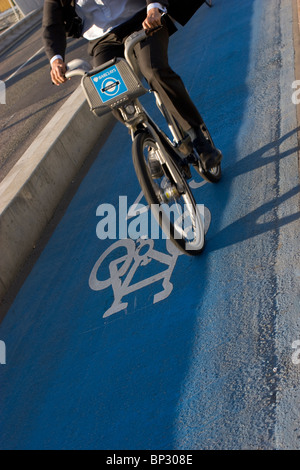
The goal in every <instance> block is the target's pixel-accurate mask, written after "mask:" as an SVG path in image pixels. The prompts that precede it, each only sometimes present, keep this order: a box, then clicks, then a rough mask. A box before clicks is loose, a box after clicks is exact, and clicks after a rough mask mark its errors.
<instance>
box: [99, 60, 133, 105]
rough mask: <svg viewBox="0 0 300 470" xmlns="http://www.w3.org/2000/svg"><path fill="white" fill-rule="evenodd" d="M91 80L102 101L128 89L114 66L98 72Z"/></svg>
mask: <svg viewBox="0 0 300 470" xmlns="http://www.w3.org/2000/svg"><path fill="white" fill-rule="evenodd" d="M92 80H93V83H94V85H95V88H96V90H97V92H98V93H99V96H100V98H101V100H102V102H103V103H106V102H107V101H109V100H110V99H112V98H116V97H117V96H119V95H121V94H123V93H125V92H127V91H128V89H127V87H126V85H125V83H124V80H123V78H122V77H121V74H120V72H119V70H118V69H117V67H116V66H113V67H109V68H108V69H105V70H104V71H102V72H99V73H98V74H96V75H94V76H93V77H92Z"/></svg>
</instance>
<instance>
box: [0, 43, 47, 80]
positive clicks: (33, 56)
mask: <svg viewBox="0 0 300 470" xmlns="http://www.w3.org/2000/svg"><path fill="white" fill-rule="evenodd" d="M43 50H44V46H43V47H41V48H40V49H39V50H38V51H37V52H35V54H33V55H32V56H31V57H30V58H29V59H28V60H26V62H24V64H22V65H21V66H20V67H19V68H17V70H15V71H14V72H13V73H12V74H11V75H10V76H9V77H8V78H7V79H6V80H4V82H5V83H7V82H8V81H9V80H11V79H12V78H13V77H15V76H16V75H17V73H18V72H20V70H22V69H23V68H24V67H25V66H26V65H27V64H29V62H30V61H31V60H32V59H34V58H35V57H36V56H37V55H39V54H40V53H41V52H42V51H43Z"/></svg>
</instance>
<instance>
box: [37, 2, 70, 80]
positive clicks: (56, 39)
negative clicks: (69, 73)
mask: <svg viewBox="0 0 300 470" xmlns="http://www.w3.org/2000/svg"><path fill="white" fill-rule="evenodd" d="M43 43H44V46H45V51H46V55H47V57H48V59H49V61H50V64H51V72H50V74H51V79H52V81H53V83H54V84H55V85H60V84H61V83H64V82H65V81H66V78H65V77H64V74H65V72H66V65H65V62H64V56H65V51H66V45H67V41H66V32H65V27H64V22H63V9H62V5H61V2H60V0H45V3H44V12H43Z"/></svg>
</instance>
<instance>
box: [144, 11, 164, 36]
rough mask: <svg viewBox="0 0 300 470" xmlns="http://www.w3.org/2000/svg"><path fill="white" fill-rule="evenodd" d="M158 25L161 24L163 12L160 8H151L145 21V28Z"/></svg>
mask: <svg viewBox="0 0 300 470" xmlns="http://www.w3.org/2000/svg"><path fill="white" fill-rule="evenodd" d="M157 26H161V12H160V10H159V9H158V8H151V10H149V11H148V14H147V18H146V19H145V21H144V22H143V28H144V29H145V30H146V31H147V30H149V29H152V28H156V27H157Z"/></svg>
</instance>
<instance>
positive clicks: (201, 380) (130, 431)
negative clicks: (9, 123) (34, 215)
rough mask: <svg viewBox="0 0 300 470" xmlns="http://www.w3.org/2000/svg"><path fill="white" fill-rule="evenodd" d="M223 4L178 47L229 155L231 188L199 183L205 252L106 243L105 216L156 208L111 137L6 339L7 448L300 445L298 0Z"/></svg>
mask: <svg viewBox="0 0 300 470" xmlns="http://www.w3.org/2000/svg"><path fill="white" fill-rule="evenodd" d="M214 3H215V5H214V7H213V8H212V9H209V8H208V7H206V6H203V7H202V8H201V9H200V11H199V12H198V13H197V14H196V15H195V17H194V18H193V20H192V21H191V22H190V23H189V25H188V26H187V27H186V28H184V29H182V30H180V31H179V32H178V33H177V34H176V35H175V36H173V37H172V39H171V44H170V61H171V64H172V66H173V67H174V69H175V70H176V71H178V73H179V74H180V75H181V76H182V77H183V79H184V82H185V84H186V86H187V89H188V91H189V92H190V94H191V96H192V98H193V100H194V101H195V103H196V104H197V106H198V108H199V110H200V111H201V113H202V115H203V117H204V119H205V121H206V122H207V125H208V127H209V129H210V130H211V133H212V134H213V136H214V139H215V142H216V144H217V146H219V147H220V148H221V149H222V151H223V153H224V162H223V179H222V181H221V182H220V183H219V184H217V185H213V184H208V183H206V184H205V183H203V182H202V181H201V180H200V178H199V176H197V175H196V173H195V174H194V175H193V176H194V180H193V182H192V186H193V190H194V194H195V198H196V200H197V202H198V203H201V204H205V206H206V207H208V208H209V210H210V212H211V214H212V222H211V226H210V228H209V231H208V234H207V243H206V248H205V251H204V252H203V254H202V255H201V256H200V257H187V256H185V255H179V253H178V252H177V251H176V250H174V249H173V248H172V245H170V244H169V243H167V242H166V240H154V241H153V242H151V241H150V240H145V239H143V237H141V239H140V240H139V241H136V240H131V239H126V240H125V239H121V240H119V239H118V237H117V240H109V239H107V240H100V239H99V237H98V236H97V234H99V222H100V221H101V217H100V208H101V207H102V208H103V206H102V205H103V204H109V205H111V207H114V208H115V211H116V219H117V220H118V218H119V212H121V213H122V214H124V215H125V216H123V215H121V220H122V221H123V222H124V219H125V218H126V214H128V211H129V208H130V206H131V205H132V204H134V203H135V202H138V201H139V202H140V203H145V202H144V200H143V198H141V193H140V188H139V186H138V183H137V179H136V176H135V173H134V169H133V165H132V162H131V142H130V138H129V136H128V133H127V130H126V129H125V128H123V127H122V126H121V125H120V124H117V125H116V126H115V128H114V129H113V131H112V133H111V135H110V137H109V139H108V141H107V142H106V144H105V145H104V147H103V148H102V149H101V151H100V153H99V155H98V157H97V159H96V160H95V162H94V163H93V165H92V167H91V168H90V170H89V172H88V174H87V175H86V176H85V178H84V180H83V181H82V183H81V185H80V187H79V189H78V191H77V193H76V194H75V196H74V198H73V200H72V201H71V203H70V204H69V206H68V209H67V211H66V213H65V214H64V216H63V218H62V220H61V221H60V223H59V224H58V226H57V228H56V229H55V231H54V233H53V235H52V237H51V238H50V240H49V242H48V243H47V245H46V247H45V249H44V251H43V252H42V254H41V256H40V258H39V259H38V261H37V262H36V264H35V266H34V267H33V269H32V271H31V273H30V275H29V276H28V278H27V279H26V281H25V283H24V284H23V286H22V288H21V289H20V291H19V293H18V294H17V296H16V298H15V300H14V302H13V304H12V305H11V307H10V310H9V311H8V313H7V315H6V317H5V319H4V320H3V322H2V324H1V325H0V339H1V340H3V341H4V342H5V345H6V351H7V361H6V362H7V363H6V365H1V366H0V380H1V395H0V410H1V424H0V448H1V449H109V450H113V449H116V450H117V449H119V450H121V449H124V450H130V449H159V450H163V449H230V448H236V449H242V448H263V449H272V448H286V447H289V446H290V447H294V448H297V447H298V448H299V447H300V445H299V437H297V435H296V430H295V429H296V426H295V425H294V421H293V420H294V419H299V415H298V418H297V417H296V416H294V414H293V413H294V412H293V413H292V412H291V408H293V409H294V407H293V403H294V401H296V402H297V400H298V399H299V395H297V391H295V390H297V387H295V383H297V380H298V379H299V369H297V366H296V365H295V366H294V368H291V367H290V368H289V367H288V364H289V362H288V361H289V354H292V349H291V345H292V342H293V341H294V340H297V339H299V337H300V324H299V315H298V310H297V305H299V303H297V302H299V289H298V291H297V290H296V291H295V285H294V282H295V281H294V271H293V268H291V269H287V263H286V258H287V257H288V258H289V259H291V257H292V259H294V260H296V258H297V252H298V251H299V250H297V249H296V247H297V235H295V234H297V231H296V224H297V211H296V209H295V208H296V206H297V202H296V201H297V192H298V176H297V135H296V133H297V121H296V112H295V107H294V105H293V104H292V101H291V100H290V95H289V91H288V90H287V88H288V87H289V89H290V88H291V84H292V81H293V80H294V75H293V41H292V28H291V24H292V8H291V4H292V2H291V1H290V0H272V1H271V0H267V1H264V2H261V1H260V0H256V1H250V0H244V1H243V2H239V1H237V0H215V2H214ZM143 103H144V104H145V106H146V107H148V108H149V109H150V110H151V114H152V115H153V116H154V117H155V119H157V120H158V121H159V120H160V119H161V118H160V116H159V113H158V111H156V110H155V108H154V106H153V102H152V97H151V96H147V97H144V98H143ZM83 132H84V130H83ZM282 174H284V175H287V174H288V175H289V177H288V178H284V180H283V181H282V176H281V175H282ZM120 196H121V197H122V198H121V199H120ZM125 203H126V204H127V207H126V208H124V207H123V206H124V204H125ZM122 211H123V212H122ZM132 212H133V211H132V210H131V213H130V212H129V217H128V218H127V228H128V231H129V232H130V231H131V230H133V229H134V228H136V230H139V229H140V227H139V225H138V216H137V215H135V214H134V213H132ZM140 220H141V219H140ZM117 225H118V224H117ZM117 228H118V226H117ZM141 235H145V234H144V233H141ZM293 237H295V238H294V240H293V242H292V238H293ZM282 246H283V247H284V252H282ZM298 246H299V244H298ZM291 272H292V274H291ZM298 274H299V273H298ZM297 295H298V297H297ZM287 296H288V298H287ZM297 299H298V300H297ZM298 308H299V307H298ZM283 311H284V312H285V313H286V312H288V315H285V316H283ZM279 327H280V328H279ZM293 335H294V336H293ZM289 348H290V349H289ZM282 384H285V388H284V391H283V385H282ZM289 387H290V390H289ZM293 394H294V395H293ZM298 403H299V400H298ZM283 416H285V419H286V417H287V416H289V417H290V421H288V422H289V429H288V430H287V426H286V425H285V426H284V425H283V424H282V423H283Z"/></svg>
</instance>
